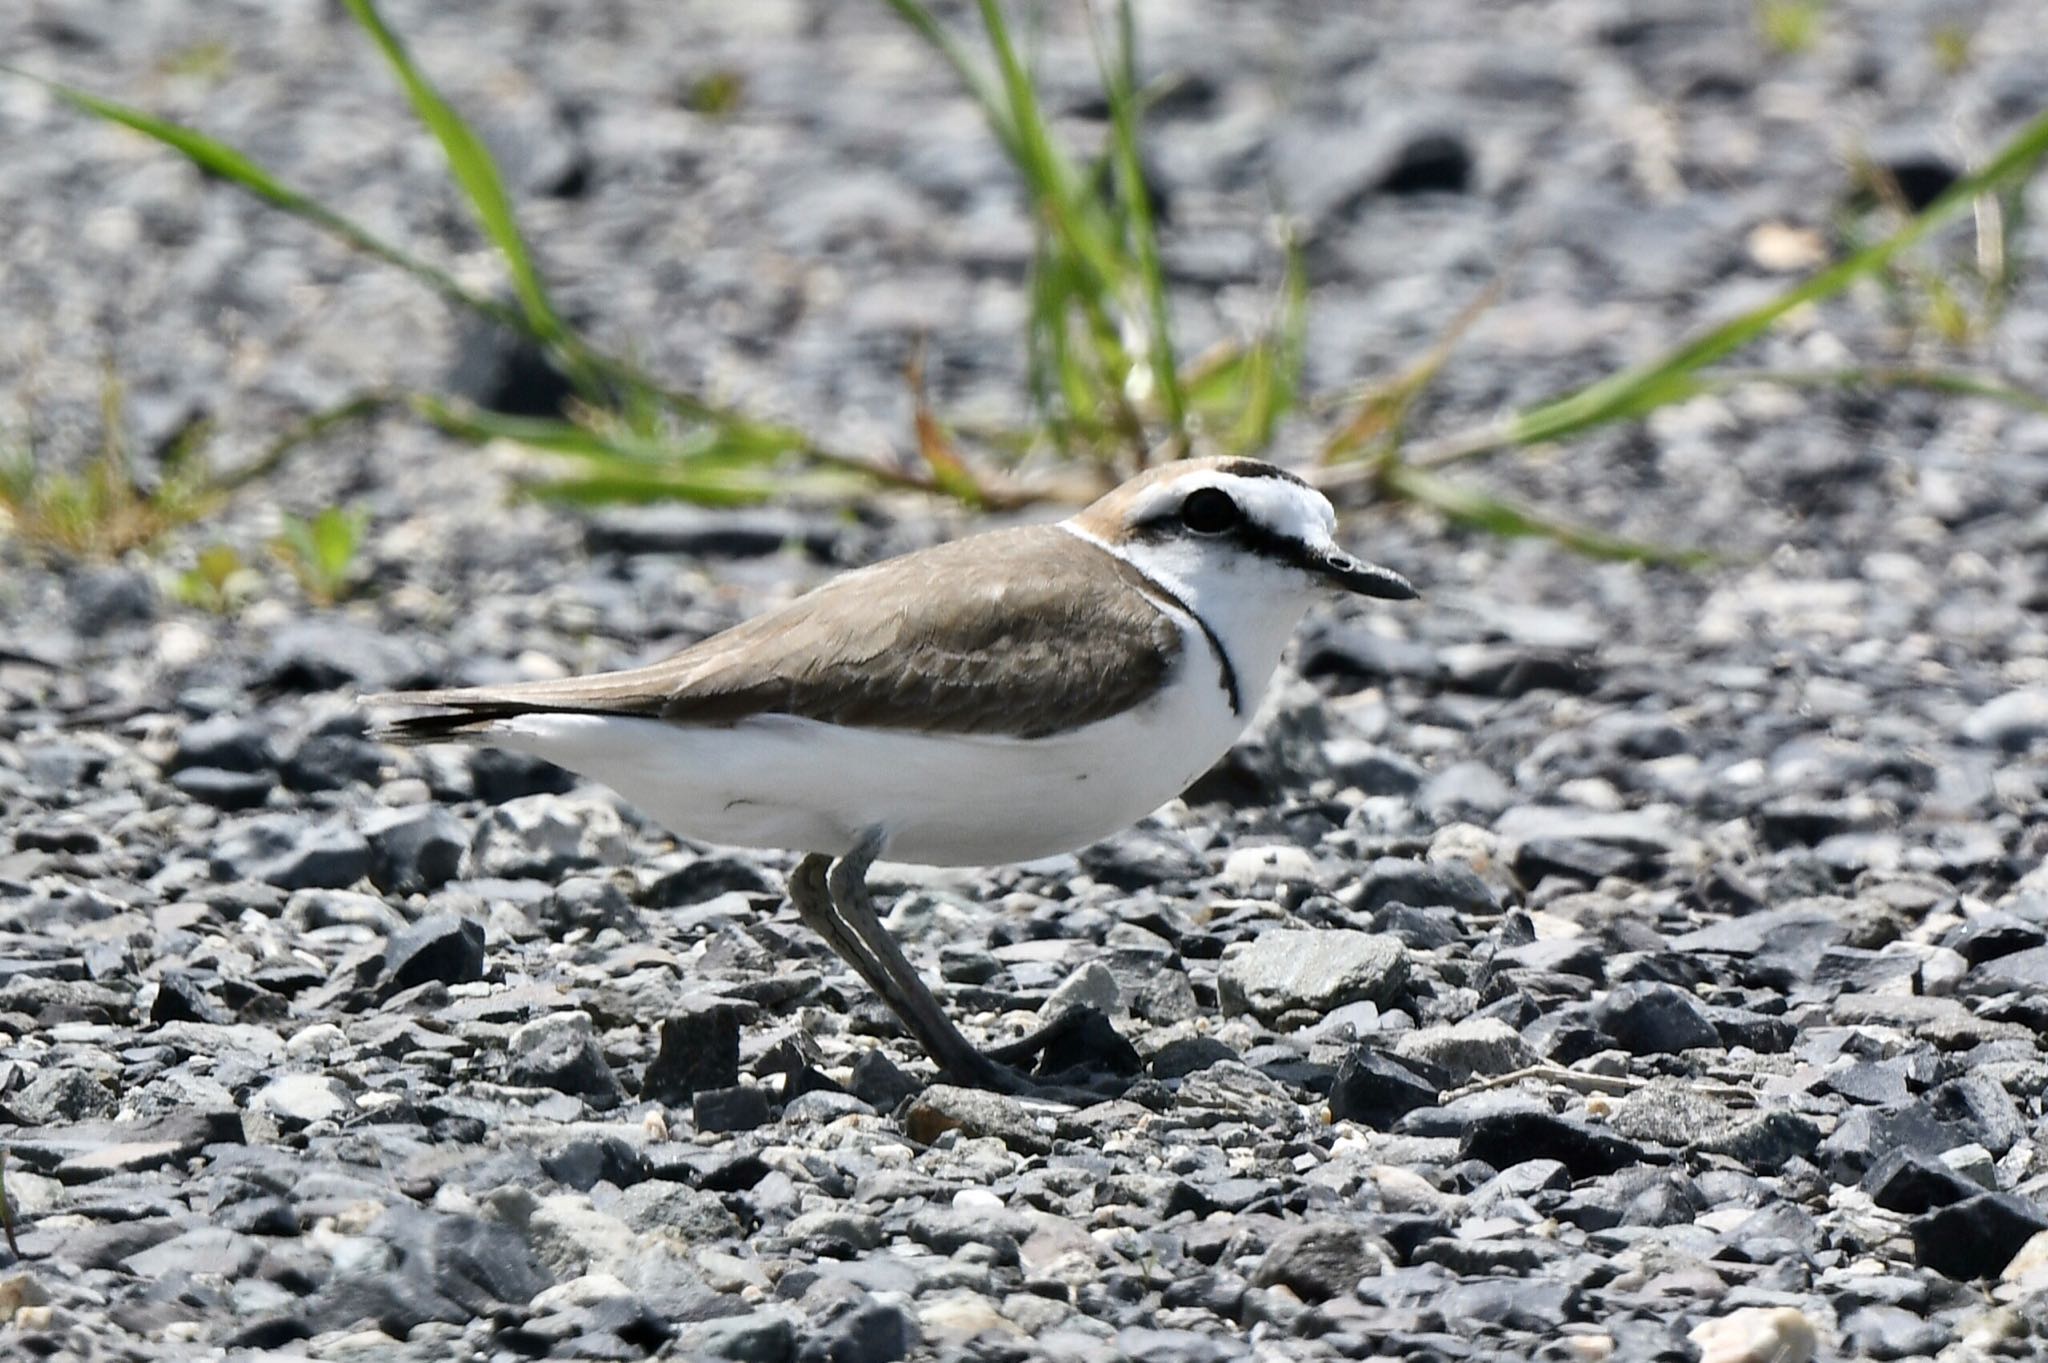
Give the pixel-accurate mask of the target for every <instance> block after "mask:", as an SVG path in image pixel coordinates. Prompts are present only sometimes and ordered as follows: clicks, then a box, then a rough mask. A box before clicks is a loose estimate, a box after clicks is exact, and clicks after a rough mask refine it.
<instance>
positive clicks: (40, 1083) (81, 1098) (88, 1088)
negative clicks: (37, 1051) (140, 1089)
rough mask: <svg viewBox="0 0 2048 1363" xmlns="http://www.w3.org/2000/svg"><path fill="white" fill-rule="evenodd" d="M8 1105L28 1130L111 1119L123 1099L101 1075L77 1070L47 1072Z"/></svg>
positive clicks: (34, 1080)
mask: <svg viewBox="0 0 2048 1363" xmlns="http://www.w3.org/2000/svg"><path fill="white" fill-rule="evenodd" d="M6 1102H7V1107H8V1108H9V1109H10V1110H11V1111H12V1112H13V1113H14V1116H15V1117H16V1118H17V1119H18V1120H20V1121H21V1122H22V1123H23V1124H25V1125H28V1126H49V1125H54V1124H58V1123H68V1122H82V1121H87V1120H90V1119H92V1118H95V1117H111V1116H113V1115H114V1114H115V1113H116V1112H117V1111H119V1110H120V1107H121V1100H120V1098H119V1097H118V1096H117V1095H116V1094H115V1092H114V1090H113V1089H112V1088H110V1087H109V1086H108V1085H106V1084H105V1083H102V1082H101V1080H100V1078H99V1076H98V1075H96V1074H93V1073H91V1072H90V1071H88V1070H83V1069H78V1068H74V1067H66V1068H64V1069H51V1070H44V1071H43V1072H42V1073H41V1074H39V1075H37V1076H36V1077H35V1078H34V1079H31V1080H30V1081H29V1082H28V1086H27V1087H26V1088H24V1089H22V1090H21V1091H20V1092H19V1093H15V1094H10V1095H9V1096H8V1097H7V1100H6Z"/></svg>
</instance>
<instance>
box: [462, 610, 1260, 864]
mask: <svg viewBox="0 0 2048 1363" xmlns="http://www.w3.org/2000/svg"><path fill="white" fill-rule="evenodd" d="M1190 667H1192V669H1193V671H1192V673H1190V672H1189V671H1188V669H1189V668H1190ZM1215 676H1216V672H1215V665H1214V662H1213V660H1212V658H1211V655H1210V654H1209V652H1208V650H1207V649H1206V648H1205V647H1204V646H1203V645H1202V643H1201V641H1199V640H1197V641H1195V643H1194V646H1193V647H1192V648H1191V649H1190V650H1189V651H1188V652H1186V653H1184V654H1183V655H1182V663H1181V667H1180V669H1179V670H1178V671H1177V672H1176V674H1175V678H1176V680H1177V681H1178V682H1179V683H1180V684H1178V685H1169V686H1168V687H1167V688H1166V689H1165V690H1164V691H1163V692H1162V693H1161V697H1160V699H1158V700H1156V701H1154V702H1152V703H1149V704H1146V705H1141V706H1138V707H1136V708H1134V709H1131V710H1128V711H1125V712H1124V713H1123V714H1121V715H1117V716H1115V717H1113V718H1111V719H1106V720H1103V721H1101V722H1099V723H1096V724H1091V725H1089V726H1087V727H1086V728H1082V729H1076V730H1073V731H1071V732H1069V733H1064V734H1057V735H1054V736H1052V737H1050V738H1037V739H1019V738H992V737H982V736H977V735H973V734H944V735H929V734H915V733H906V732H902V731H897V730H880V729H849V728H842V727H840V726H838V725H833V724H824V723H820V722H818V721H816V720H809V719H797V718H794V717H791V716H787V715H764V716H760V717H758V718H755V719H750V720H746V721H743V722H741V723H739V724H735V725H732V726H730V727H723V728H694V727H684V726H680V725H674V724H666V723H663V722H661V721H658V720H650V719H624V718H611V717H606V716H595V715H531V716H526V717H523V718H520V719H513V720H502V721H500V722H498V723H497V724H495V725H493V726H492V727H491V730H490V732H489V735H488V741H490V742H493V743H496V744H498V745H499V746H502V747H506V748H515V749H518V750H520V751H522V752H528V753H532V754H534V755H535V756H538V757H544V758H546V759H547V760H549V761H551V762H554V763H557V764H558V765H560V766H564V767H567V768H569V769H570V770H571V771H575V772H578V773H580V774H582V775H584V776H587V777H590V778H591V779H592V780H595V781H600V782H602V783H604V784H605V785H608V786H610V787H612V788H613V789H614V790H616V791H618V792H619V793H620V794H621V795H623V796H625V797H626V798H627V799H628V800H630V801H632V802H633V803H634V804H635V805H637V806H639V807H640V809H641V810H643V811H644V812H645V813H647V814H648V815H649V816H651V817H652V818H654V819H655V820H656V821H658V822H660V823H661V824H662V825H663V826H665V827H667V828H668V829H670V830H671V831H673V832H675V833H678V834H680V835H682V836H683V837H686V838H691V839H693V840H696V841H699V842H711V843H723V844H727V845H731V846H738V847H775V848H784V849H787V850H791V851H800V852H823V853H827V854H830V855H833V856H839V855H843V854H844V853H846V852H848V851H851V850H852V848H853V846H854V845H855V843H857V842H858V841H859V840H860V838H861V836H862V835H863V834H864V833H865V832H867V831H868V830H870V829H879V830H881V833H882V835H883V839H884V841H883V844H882V849H881V850H882V855H884V856H886V857H888V858H890V859H892V860H896V861H911V862H921V863H924V864H927V865H934V866H974V865H987V864H992V863H996V862H1007V861H1028V860H1030V859H1032V858H1034V857H1043V856H1051V855H1053V854H1055V853H1059V852H1070V851H1073V850H1074V849H1076V848H1079V847H1085V846H1087V845H1088V844H1089V843H1091V842H1094V841H1096V840H1098V839H1100V838H1103V837H1106V836H1107V835H1109V834H1111V833H1114V832H1115V831H1117V830H1118V829H1120V828H1123V827H1125V826H1127V825H1129V824H1131V823H1133V822H1134V821H1136V820H1137V819H1140V818H1142V817H1143V816H1144V815H1146V814H1147V813H1149V812H1150V811H1152V810H1153V809H1156V808H1158V807H1159V806H1160V805H1161V804H1164V803H1165V802H1166V801H1168V800H1170V799H1172V798H1173V797H1174V796H1175V795H1178V794H1179V793H1180V792H1181V791H1182V790H1184V789H1186V788H1187V786H1188V784H1189V783H1190V782H1192V781H1193V780H1194V779H1195V778H1196V777H1197V776H1200V775H1201V774H1202V773H1203V772H1204V771H1206V770H1207V769H1208V768H1209V767H1210V766H1211V765H1213V764H1214V763H1215V761H1216V760H1217V759H1218V758H1219V757H1221V756H1222V755H1223V753H1224V752H1225V751H1226V750H1227V749H1228V748H1229V747H1230V744H1231V742H1232V741H1233V740H1234V739H1236V737H1237V735H1238V734H1239V733H1240V732H1241V731H1242V730H1243V728H1244V722H1245V721H1244V719H1243V718H1242V717H1241V716H1239V715H1237V714H1235V713H1233V712H1232V711H1231V708H1230V705H1229V701H1228V699H1227V697H1226V696H1225V694H1224V692H1223V690H1222V688H1221V687H1220V686H1219V685H1216V684H1214V678H1215ZM1264 680H1265V678H1264V677H1263V676H1261V677H1259V678H1257V679H1256V681H1257V683H1258V684H1259V686H1260V689H1263V682H1264ZM1252 698H1253V697H1248V700H1250V699H1252ZM1246 709H1247V711H1249V710H1250V709H1251V705H1250V704H1247V705H1246Z"/></svg>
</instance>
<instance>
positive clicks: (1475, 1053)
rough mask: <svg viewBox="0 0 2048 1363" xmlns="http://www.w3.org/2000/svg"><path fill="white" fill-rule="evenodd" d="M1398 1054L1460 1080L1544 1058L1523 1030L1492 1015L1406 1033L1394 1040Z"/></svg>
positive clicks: (1505, 1069) (1504, 1070)
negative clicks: (1520, 1030)
mask: <svg viewBox="0 0 2048 1363" xmlns="http://www.w3.org/2000/svg"><path fill="white" fill-rule="evenodd" d="M1394 1054H1395V1055H1398V1056H1400V1057H1401V1058H1402V1059H1404V1060H1420V1061H1423V1062H1424V1063H1426V1064H1430V1065H1434V1066H1436V1067H1437V1068H1439V1069H1441V1070H1443V1071H1444V1072H1445V1073H1446V1074H1448V1075H1449V1076H1451V1077H1452V1078H1453V1079H1456V1080H1464V1079H1469V1078H1470V1077H1472V1076H1473V1075H1477V1074H1509V1073H1512V1072H1513V1071H1515V1070H1519V1069H1525V1068H1527V1067H1528V1066H1530V1065H1534V1064H1536V1063H1537V1062H1538V1061H1539V1060H1541V1059H1542V1057H1541V1056H1539V1055H1537V1054H1536V1050H1535V1048H1534V1047H1532V1046H1531V1045H1530V1044H1529V1043H1528V1042H1526V1041H1524V1040H1522V1036H1521V1033H1519V1032H1517V1031H1516V1030H1515V1029H1514V1028H1513V1027H1510V1026H1509V1025H1508V1024H1507V1023H1506V1022H1505V1021H1504V1020H1502V1019H1500V1018H1491V1017H1477V1018H1464V1019H1462V1020H1460V1021H1458V1022H1453V1023H1449V1024H1446V1025H1438V1026H1435V1027H1419V1028H1417V1029H1415V1030H1414V1031H1412V1032H1403V1033H1402V1034H1401V1035H1400V1037H1399V1038H1397V1039H1396V1040H1395V1042H1394Z"/></svg>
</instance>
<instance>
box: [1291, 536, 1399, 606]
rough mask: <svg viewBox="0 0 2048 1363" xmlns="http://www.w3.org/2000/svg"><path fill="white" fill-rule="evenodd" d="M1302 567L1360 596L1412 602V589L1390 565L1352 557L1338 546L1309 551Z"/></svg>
mask: <svg viewBox="0 0 2048 1363" xmlns="http://www.w3.org/2000/svg"><path fill="white" fill-rule="evenodd" d="M1304 566H1305V567H1307V568H1308V570H1309V571H1310V572H1312V573H1315V574H1317V575H1319V576H1321V577H1324V578H1327V579H1328V580H1329V581H1330V582H1331V583H1332V584H1333V585H1335V586H1339V587H1342V588H1343V589H1344V590H1345V591H1347V592H1356V593H1358V594H1359V595H1360V596H1377V597H1379V598H1380V599H1381V600H1383V601H1413V600H1414V599H1415V595H1416V593H1415V588H1414V587H1412V586H1410V585H1409V583H1408V579H1407V578H1405V577H1403V576H1401V575H1400V574H1399V573H1397V572H1395V571H1394V570H1393V569H1391V568H1382V567H1380V566H1379V565H1378V564H1377V563H1367V562H1366V561H1365V560H1364V559H1362V558H1353V557H1352V556H1351V555H1349V554H1347V553H1345V552H1344V551H1343V550H1341V549H1329V550H1322V551H1313V550H1312V551H1311V552H1310V555H1309V561H1308V563H1307V564H1306V565H1304Z"/></svg>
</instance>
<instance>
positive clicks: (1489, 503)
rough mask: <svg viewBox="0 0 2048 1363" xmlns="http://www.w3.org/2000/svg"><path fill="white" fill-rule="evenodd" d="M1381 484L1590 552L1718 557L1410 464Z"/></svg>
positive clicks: (1506, 531)
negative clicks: (1585, 521)
mask: <svg viewBox="0 0 2048 1363" xmlns="http://www.w3.org/2000/svg"><path fill="white" fill-rule="evenodd" d="M1382 485H1383V486H1384V487H1385V488H1386V490H1387V491H1388V492H1390V493H1392V494H1393V495H1395V496H1397V497H1402V498H1406V499H1407V500H1409V501H1414V502H1420V503H1422V504H1423V505H1425V506H1430V507H1434V508H1435V509H1436V510H1438V511H1441V512H1443V513H1444V514H1445V515H1446V516H1449V517H1450V518H1451V519H1452V520H1454V521H1457V522H1458V523H1460V524H1461V525H1468V526H1471V527H1473V528H1474V529H1477V530H1483V531H1486V532H1487V533H1488V534H1493V535H1500V536H1503V537H1506V538H1537V539H1547V540H1552V541H1554V542H1556V543H1558V544H1561V545H1564V546H1565V547H1566V548H1568V549H1571V550H1574V551H1576V552H1578V553H1581V554H1584V555H1586V556H1587V557H1588V558H1602V559H1614V560H1618V561H1621V562H1627V563H1664V564H1674V565H1676V566H1679V567H1683V568H1699V567H1705V566H1707V565H1709V564H1712V563H1714V562H1715V561H1716V560H1715V558H1714V556H1713V555H1712V554H1709V553H1707V552H1706V551H1704V550H1700V549H1677V548H1672V547H1669V546H1666V545H1660V544H1645V543H1642V542H1641V541H1638V540H1630V539H1623V538H1620V537H1619V536H1615V535H1609V534H1606V533H1605V532H1603V531H1599V530H1592V529H1588V528H1587V527H1585V526H1581V525H1574V524H1572V523H1571V522H1569V521H1565V520H1560V519H1558V518H1556V517H1553V516H1549V515H1546V514H1544V513H1543V512H1540V511H1533V510H1530V509H1529V508H1527V507H1524V506H1519V505H1517V504H1515V503H1513V502H1510V501H1508V500H1506V499H1505V498H1501V497H1496V496H1494V495H1493V494H1492V493H1490V492H1485V491H1482V490H1480V489H1478V488H1475V487H1471V486H1469V485H1467V484H1464V483H1454V482H1451V481H1449V480H1448V479H1444V478H1439V477H1437V476H1436V475H1435V474H1432V473H1425V472H1424V471H1422V470H1421V469H1418V468H1414V467H1412V466H1409V465H1405V464H1396V465H1393V466H1391V467H1389V468H1388V469H1386V470H1385V472H1384V481H1383V484H1382Z"/></svg>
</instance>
